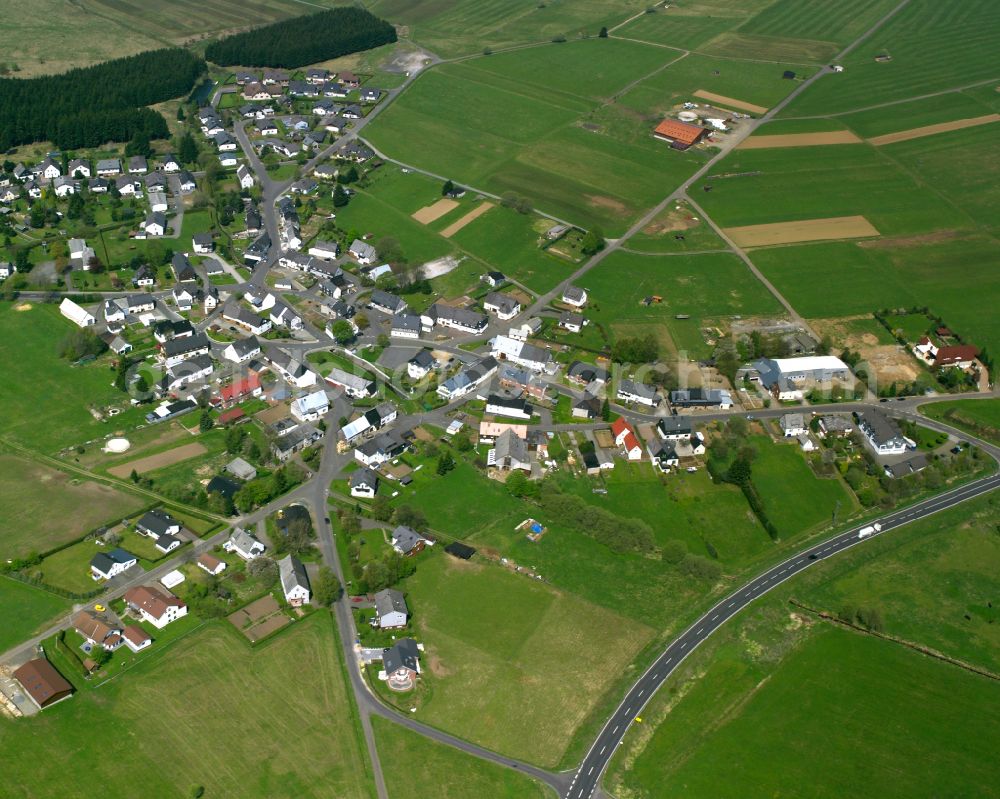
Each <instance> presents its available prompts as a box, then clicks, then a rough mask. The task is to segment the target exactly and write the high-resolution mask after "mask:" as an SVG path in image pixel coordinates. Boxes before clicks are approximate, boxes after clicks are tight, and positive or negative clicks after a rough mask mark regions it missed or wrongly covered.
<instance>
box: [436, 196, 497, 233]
mask: <svg viewBox="0 0 1000 799" xmlns="http://www.w3.org/2000/svg"><path fill="white" fill-rule="evenodd" d="M492 207H493V203H490V202H485V203H483V204H482V205H480V206H479V207H478V208H474V209H473V210H471V211H469V213H467V214H466V215H465V216H463V217H462V218H461V219H459V220H456V221H455V222H452V223H451V224H450V225H448V227H446V228H445V229H444V230H442V231H441V235H442V236H444V237H445V238H448V237H449V236H454V235H455V234H456V233H458V231H460V230H461V229H462V228H464V227H465V226H466V225H468V224H469V223H471V222H474V221H475V220H476V219H478V218H479V217H481V216H482V215H483V214H485V213H486V212H487V211H489V210H490V209H491V208H492Z"/></svg>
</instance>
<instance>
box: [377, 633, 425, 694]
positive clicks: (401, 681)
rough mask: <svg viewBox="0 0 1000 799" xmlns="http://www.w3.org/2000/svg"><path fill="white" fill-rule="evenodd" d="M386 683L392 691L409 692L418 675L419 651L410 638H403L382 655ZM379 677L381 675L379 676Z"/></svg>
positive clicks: (415, 643)
mask: <svg viewBox="0 0 1000 799" xmlns="http://www.w3.org/2000/svg"><path fill="white" fill-rule="evenodd" d="M382 669H383V671H384V672H385V679H386V683H387V685H388V686H389V688H390V689H392V690H393V691H409V690H411V689H412V688H413V686H414V685H415V683H416V680H417V677H418V676H419V674H420V650H419V648H418V646H417V642H416V641H414V640H413V639H412V638H403V639H401V640H399V641H397V642H396V643H395V644H393V645H392V646H391V647H389V648H388V649H386V650H385V652H384V653H383V654H382ZM380 676H381V675H380Z"/></svg>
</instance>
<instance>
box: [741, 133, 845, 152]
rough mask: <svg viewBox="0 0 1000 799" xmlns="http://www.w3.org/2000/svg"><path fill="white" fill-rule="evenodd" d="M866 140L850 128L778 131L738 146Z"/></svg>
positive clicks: (782, 145) (820, 144)
mask: <svg viewBox="0 0 1000 799" xmlns="http://www.w3.org/2000/svg"><path fill="white" fill-rule="evenodd" d="M863 142H864V140H863V139H862V138H861V137H859V136H857V135H855V134H854V133H852V132H851V131H849V130H831V131H825V132H822V133H780V134H779V133H776V134H773V135H769V136H751V137H750V138H749V139H744V140H743V141H742V142H740V144H739V145H738V146H737V148H736V149H737V150H763V149H766V148H769V147H821V146H827V145H831V144H862V143H863Z"/></svg>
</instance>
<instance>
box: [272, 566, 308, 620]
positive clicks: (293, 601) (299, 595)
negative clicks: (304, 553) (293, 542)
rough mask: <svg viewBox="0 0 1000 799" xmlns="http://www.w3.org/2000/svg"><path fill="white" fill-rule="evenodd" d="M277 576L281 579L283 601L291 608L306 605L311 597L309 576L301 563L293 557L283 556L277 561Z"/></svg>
mask: <svg viewBox="0 0 1000 799" xmlns="http://www.w3.org/2000/svg"><path fill="white" fill-rule="evenodd" d="M278 576H279V577H280V579H281V590H282V591H283V592H284V594H285V601H286V602H287V603H288V604H289V605H291V606H292V607H293V608H297V607H300V606H302V605H308V604H309V600H310V598H311V597H312V592H311V590H310V586H309V576H308V575H307V574H306V567H305V566H303V565H302V561H300V560H299V559H298V558H296V557H295V556H293V555H285V557H283V558H282V559H281V560H279V561H278Z"/></svg>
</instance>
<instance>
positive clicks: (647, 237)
mask: <svg viewBox="0 0 1000 799" xmlns="http://www.w3.org/2000/svg"><path fill="white" fill-rule="evenodd" d="M678 236H682V237H683V238H677V237H678ZM625 246H626V248H627V249H629V250H635V251H636V252H642V253H671V254H673V253H678V252H687V251H699V252H700V251H704V250H724V249H726V245H725V242H723V241H722V239H720V238H719V237H718V236H717V235H716V233H715V231H714V230H712V228H710V227H709V226H708V224H707V223H706V222H705V221H704V220H703V219H701V218H700V217H699V215H698V213H697V212H696V211H694V210H693V209H692V208H691V207H690V206H689V205H688V204H687V203H686V202H683V201H678V202H677V203H675V204H674V205H673V206H672V207H670V208H667V209H665V210H664V211H663V212H662V213H661V214H660V215H659V216H657V217H656V218H654V219H653V220H652V221H650V223H649V224H648V225H646V226H645V227H643V228H641V229H640V230H639V231H638V232H637V233H636V234H635V235H634V236H632V238H630V239H629V240H628V243H627V244H626V245H625Z"/></svg>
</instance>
